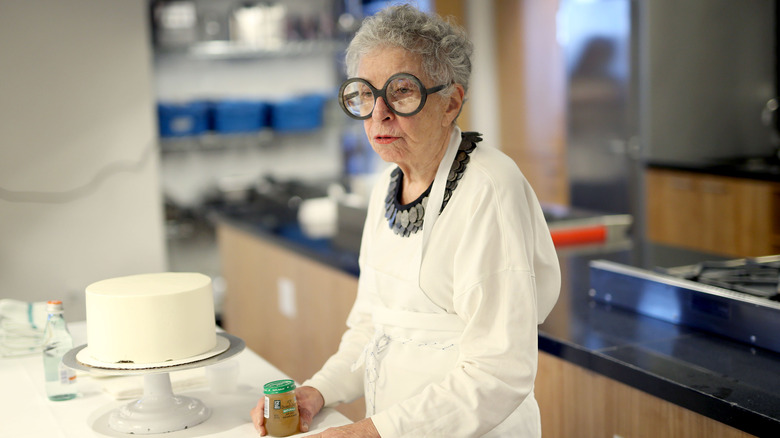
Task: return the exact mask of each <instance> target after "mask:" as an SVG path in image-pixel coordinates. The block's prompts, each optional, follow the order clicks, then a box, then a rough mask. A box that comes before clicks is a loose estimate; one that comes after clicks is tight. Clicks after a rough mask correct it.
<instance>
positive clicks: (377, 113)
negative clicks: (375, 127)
mask: <svg viewBox="0 0 780 438" xmlns="http://www.w3.org/2000/svg"><path fill="white" fill-rule="evenodd" d="M392 116H393V112H392V111H390V108H388V106H387V103H385V98H384V97H377V99H376V102H375V103H374V112H373V113H371V117H372V118H373V119H374V120H377V121H379V120H385V119H387V118H389V117H392Z"/></svg>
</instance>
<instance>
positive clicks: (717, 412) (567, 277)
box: [215, 214, 780, 436]
mask: <svg viewBox="0 0 780 438" xmlns="http://www.w3.org/2000/svg"><path fill="white" fill-rule="evenodd" d="M215 220H217V221H220V222H223V223H227V224H229V225H231V226H234V227H237V228H239V229H243V230H246V231H249V232H251V233H253V234H255V235H257V236H258V237H260V238H263V239H266V240H269V241H272V242H275V243H277V244H279V245H280V246H282V247H284V248H287V249H289V250H292V251H295V252H298V253H301V254H304V255H306V256H308V257H311V258H313V259H315V260H319V261H320V262H322V263H325V264H327V265H330V266H333V267H334V268H336V269H340V270H343V271H346V272H348V273H351V274H353V275H357V273H358V267H357V254H354V253H353V252H350V251H344V250H340V249H338V248H334V247H333V246H332V245H331V244H330V241H328V240H327V239H309V238H307V237H306V236H305V235H304V234H303V233H302V232H301V231H300V228H299V227H298V226H297V225H295V224H290V225H286V226H283V227H276V228H275V229H274V230H271V229H269V228H268V227H266V226H264V225H262V224H259V223H257V222H253V221H252V220H251V218H250V217H241V216H233V217H231V216H228V215H224V214H219V215H216V216H215ZM703 257H705V258H703ZM708 257H709V256H707V255H703V254H700V253H692V252H689V251H685V250H681V249H676V248H671V247H663V246H658V245H651V244H646V243H644V242H634V243H633V244H632V245H631V246H630V248H626V247H625V246H624V247H622V248H616V249H614V248H613V249H610V248H598V247H596V248H593V247H591V248H589V249H587V250H577V249H576V248H571V247H569V248H561V249H559V259H560V261H561V268H562V276H563V286H562V290H561V296H560V299H559V301H558V304H557V305H556V307H555V309H553V312H552V313H551V314H550V316H549V317H548V319H547V320H546V321H545V322H544V324H542V325H541V326H540V333H539V349H540V350H541V351H544V352H546V353H549V354H552V355H554V356H557V357H559V358H561V359H564V360H566V361H568V362H571V363H573V364H576V365H578V366H581V367H583V368H585V369H588V370H591V371H594V372H597V373H599V374H602V375H604V376H607V377H609V378H611V379H614V380H616V381H619V382H621V383H624V384H626V385H629V386H631V387H634V388H636V389H639V390H641V391H644V392H646V393H649V394H651V395H653V396H656V397H658V398H661V399H663V400H666V401H669V402H672V403H674V404H676V405H679V406H681V407H683V408H686V409H689V410H691V411H694V412H697V413H699V414H702V415H705V416H707V417H710V418H713V419H715V420H717V421H720V422H722V423H725V424H727V425H729V426H732V427H734V428H736V429H739V430H742V431H744V432H747V433H750V434H753V435H757V436H777V433H778V431H780V354H778V353H774V352H772V351H769V350H763V349H760V348H754V347H752V346H750V345H748V344H742V343H738V342H735V341H732V340H729V339H726V338H723V337H720V336H717V335H712V334H709V333H706V332H702V331H698V330H695V329H691V328H687V327H684V326H678V325H675V324H671V323H667V322H664V321H661V320H657V319H654V318H650V317H646V316H643V315H639V314H637V313H634V312H631V311H628V310H623V309H620V308H615V307H611V306H609V305H606V304H602V303H600V302H596V301H594V300H592V299H591V298H590V297H589V295H588V291H589V270H588V263H589V261H590V260H594V259H606V260H612V261H615V262H618V263H624V264H628V265H633V266H637V267H644V268H653V267H655V266H660V267H673V266H682V265H687V264H692V263H696V262H700V261H703V260H708V259H710V258H712V257H709V258H708ZM713 259H719V257H715V258H713Z"/></svg>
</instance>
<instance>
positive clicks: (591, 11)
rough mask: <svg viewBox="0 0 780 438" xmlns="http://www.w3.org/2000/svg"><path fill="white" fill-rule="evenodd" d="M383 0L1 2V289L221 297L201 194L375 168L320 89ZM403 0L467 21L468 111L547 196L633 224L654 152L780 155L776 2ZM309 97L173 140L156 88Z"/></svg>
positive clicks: (71, 295)
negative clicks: (174, 284) (203, 292)
mask: <svg viewBox="0 0 780 438" xmlns="http://www.w3.org/2000/svg"><path fill="white" fill-rule="evenodd" d="M385 3H386V2H373V3H368V2H366V4H363V2H360V1H356V0H345V1H340V0H317V1H304V0H284V1H274V2H272V1H266V2H256V3H252V4H250V5H246V4H245V2H237V1H232V0H221V1H214V0H212V1H207V0H198V1H190V2H148V1H143V0H122V1H116V2H104V1H99V0H70V1H68V2H61V1H56V0H35V1H28V2H16V1H13V0H0V53H2V57H1V59H2V61H0V62H1V64H0V72H2V77H3V79H4V80H3V81H1V82H0V121H1V122H0V123H2V125H0V126H2V133H3V138H2V145H1V146H0V224H1V225H2V226H0V242H1V243H0V290H1V291H2V292H0V296H1V297H3V298H15V299H22V300H27V301H37V300H47V299H51V298H60V299H63V300H64V301H65V305H66V309H67V314H68V318H69V319H72V320H79V319H83V317H84V309H83V291H84V288H85V286H86V285H87V284H89V283H91V282H93V281H96V280H100V279H103V278H110V277H115V276H121V275H128V274H133V273H140V272H155V271H164V270H192V271H199V272H204V273H206V274H208V275H211V276H213V277H214V278H215V289H216V290H215V292H216V293H217V294H221V293H223V292H224V290H223V288H224V284H222V283H220V282H219V276H220V271H219V269H220V267H219V260H218V255H217V253H216V249H215V245H214V235H213V229H212V228H211V226H210V222H209V219H208V211H209V209H208V207H209V206H214V205H216V204H219V205H221V206H225V205H228V206H229V205H230V204H231V203H238V204H240V202H241V200H242V199H245V198H244V197H246V196H248V193H249V191H248V190H247V189H248V188H251V189H258V188H259V189H260V190H262V189H263V187H269V184H270V185H271V186H272V185H273V183H274V181H276V182H279V181H282V182H289V181H293V180H294V181H304V182H310V183H313V184H314V185H317V186H319V187H323V188H324V187H325V186H327V185H328V184H330V183H331V182H340V183H342V184H343V185H345V186H347V187H348V188H353V189H354V190H355V191H357V192H361V191H362V190H363V189H362V188H363V187H365V186H367V185H369V184H370V175H371V173H372V171H373V170H375V169H376V166H380V165H381V163H377V162H375V160H372V159H371V158H370V157H371V155H370V153H363V152H364V151H366V149H365V144H364V142H363V140H362V137H361V136H360V133H361V125H360V124H355V123H352V122H350V121H348V120H345V119H346V118H345V117H343V116H342V115H341V114H340V110H339V109H338V107H337V105H336V104H335V101H334V100H333V94H334V88H335V87H337V86H338V84H339V82H340V80H341V79H342V78H343V74H344V73H343V67H342V65H341V61H340V60H341V56H342V53H343V49H344V47H345V44H346V41H348V38H349V36H350V34H351V32H353V31H354V30H355V28H356V26H357V25H358V23H359V20H360V17H361V16H363V15H364V14H370V13H372V12H373V11H375V10H376V8H378V7H381V6H382V5H383V4H385ZM416 4H418V5H419V6H420V7H422V8H425V9H431V10H433V9H435V10H437V11H439V12H442V13H445V14H446V13H454V14H455V15H456V17H458V19H459V20H460V21H461V22H462V23H463V24H464V25H465V26H466V27H467V29H468V31H469V33H470V35H471V36H472V38H473V40H474V42H475V45H476V52H475V56H476V58H475V62H474V64H475V67H474V70H475V71H474V84H473V86H472V89H471V98H470V101H469V109H468V111H467V112H465V113H464V114H463V116H462V125H463V126H464V127H465V128H467V129H476V130H479V131H481V132H483V133H484V134H485V138H486V141H485V144H486V145H489V146H495V147H501V148H502V149H504V150H505V151H506V152H507V153H508V154H509V155H510V156H512V157H513V158H515V160H516V161H517V162H518V164H519V165H520V166H521V169H523V171H524V172H525V173H526V174H527V175H528V177H529V179H530V180H531V182H532V184H533V185H534V187H535V188H536V189H537V192H538V193H539V196H540V198H541V199H542V201H545V202H548V203H553V204H563V205H566V204H569V205H572V206H575V207H579V208H587V209H592V210H596V211H601V212H609V213H631V214H632V215H633V216H634V222H635V228H634V233H639V234H644V232H645V231H644V228H645V223H644V216H645V214H646V212H645V211H644V208H645V207H644V206H643V199H644V192H645V189H646V187H645V180H644V177H643V169H644V167H645V165H647V164H648V163H652V162H675V163H677V162H679V163H699V162H702V161H704V160H713V159H726V158H731V157H764V158H766V157H771V156H772V155H773V154H776V149H777V147H778V146H777V139H776V129H777V128H776V124H777V121H776V116H774V113H773V111H772V109H771V108H772V105H771V104H770V103H769V102H770V101H771V99H772V98H773V97H775V96H776V94H777V74H776V72H777V26H776V23H777V10H778V8H777V2H776V1H769V0H697V1H686V2H677V1H674V0H655V1H652V2H651V1H641V0H634V1H629V0H598V1H585V0H559V1H548V2H537V1H533V0H525V1H522V0H513V1H500V0H496V1H480V0H464V1H443V0H442V1H430V2H428V1H417V2H416ZM521 11H522V12H523V13H522V14H521V13H520V12H521ZM231 18H232V19H233V23H232V24H231ZM242 20H243V22H249V21H251V20H265V22H266V23H268V24H267V25H265V26H264V29H267V30H268V31H267V32H264V33H262V34H252V33H251V32H248V31H244V32H242V31H241V26H238V25H237V23H239V24H240V22H242ZM228 41H232V42H234V43H235V42H236V41H253V45H252V46H251V47H249V48H247V46H246V45H238V46H237V45H235V44H227V42H228ZM312 96H316V97H317V98H318V99H319V100H317V99H314V100H313V101H309V102H315V103H311V105H313V107H312V106H310V107H308V108H304V110H306V109H308V110H312V108H314V114H315V116H313V117H314V119H313V121H312V123H313V125H311V126H304V127H300V126H290V125H286V124H285V122H286V119H284V118H283V117H277V118H276V119H274V118H273V117H271V118H270V119H269V120H270V121H269V126H266V127H263V129H261V130H260V131H258V132H256V133H253V134H239V135H236V134H233V135H223V134H221V133H219V132H216V133H215V132H205V133H203V134H201V135H196V136H182V135H179V134H182V132H176V129H184V130H185V131H187V130H188V129H197V126H191V125H186V124H185V126H182V125H181V124H179V125H176V124H171V125H165V124H164V123H160V122H159V120H158V107H157V105H158V104H162V105H168V104H170V105H174V108H178V110H179V111H182V108H183V107H182V106H181V104H184V103H186V104H189V105H192V104H194V103H197V102H203V101H207V102H210V103H214V102H225V101H234V100H236V99H240V100H248V99H251V100H263V101H266V102H269V103H274V104H278V106H279V107H280V108H281V107H283V104H294V103H296V102H299V100H298V99H300V98H304V97H309V98H310V97H312ZM318 101H319V102H321V103H322V106H321V107H318V106H317V104H316V102H318ZM176 105H178V106H176ZM184 108H186V110H187V111H195V110H196V109H197V105H195V106H188V107H184ZM317 108H321V111H322V112H321V114H318V113H317V111H316V110H317ZM163 111H164V107H160V108H159V114H163ZM307 114H309V115H311V114H312V113H307ZM287 121H289V120H287ZM274 123H276V124H274ZM166 127H167V128H170V129H171V130H168V131H166ZM764 162H765V163H769V165H771V164H772V162H771V161H766V160H765V161H764ZM605 194H608V196H606V195H605ZM594 195H595V196H594ZM747 232H749V231H747Z"/></svg>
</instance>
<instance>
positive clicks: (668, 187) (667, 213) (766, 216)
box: [646, 169, 780, 257]
mask: <svg viewBox="0 0 780 438" xmlns="http://www.w3.org/2000/svg"><path fill="white" fill-rule="evenodd" d="M646 214H647V237H648V238H649V239H650V240H651V241H654V242H658V243H664V244H669V245H675V246H682V247H686V248H691V249H696V250H702V251H707V252H712V253H717V254H723V255H726V256H735V257H756V256H762V255H769V254H778V253H780V183H773V182H765V181H758V180H749V179H741V178H730V177H725V176H717V175H707V174H699V173H692V172H683V171H677V170H666V169H649V170H648V171H647V198H646Z"/></svg>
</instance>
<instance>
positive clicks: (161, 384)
mask: <svg viewBox="0 0 780 438" xmlns="http://www.w3.org/2000/svg"><path fill="white" fill-rule="evenodd" d="M217 337H218V339H217V341H218V345H219V344H223V345H224V343H225V341H227V342H229V346H228V347H227V349H225V350H223V351H221V352H218V353H216V354H214V355H211V356H209V357H206V358H204V357H203V355H201V356H196V357H194V358H192V359H191V360H187V359H185V360H182V361H178V362H177V363H176V364H175V365H166V364H164V363H163V364H148V365H141V364H133V365H125V364H117V365H116V367H115V368H110V367H109V366H110V365H105V364H100V366H96V364H95V362H92V361H90V360H86V359H85V355H84V354H81V355H79V352H81V351H82V350H84V349H85V347H87V345H86V344H85V345H81V346H79V347H76V348H74V349H72V350H70V351H69V352H68V353H66V354H65V356H64V357H63V358H62V362H63V363H64V364H65V365H67V366H68V367H70V368H73V369H76V370H81V371H87V372H90V373H93V374H102V375H110V376H132V375H143V376H144V395H143V397H141V398H140V399H138V400H136V401H133V402H131V403H128V404H126V405H124V406H121V407H119V408H117V409H115V410H113V411H111V413H110V414H109V418H108V425H109V427H111V429H113V430H115V431H117V432H121V433H129V434H139V435H141V434H155V433H166V432H175V431H177V430H184V429H188V428H190V427H194V426H197V425H198V424H200V423H203V422H204V421H206V420H207V419H208V418H209V417H210V416H211V409H209V407H208V406H206V405H205V404H203V402H201V401H200V400H198V399H196V398H192V397H186V396H181V395H174V394H173V389H172V387H171V378H170V374H169V373H170V372H173V371H182V370H187V369H192V368H200V367H205V366H208V365H214V364H217V363H219V362H222V361H224V360H226V359H229V358H231V357H233V356H235V355H236V354H238V353H240V352H241V351H243V350H244V347H245V344H244V341H243V340H241V339H240V338H238V337H236V336H233V335H230V334H227V333H222V332H220V333H217ZM219 337H221V339H220V338H219ZM77 356H79V357H77ZM87 362H89V363H87Z"/></svg>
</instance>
